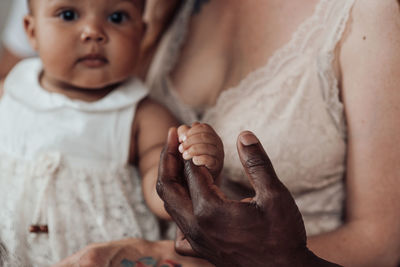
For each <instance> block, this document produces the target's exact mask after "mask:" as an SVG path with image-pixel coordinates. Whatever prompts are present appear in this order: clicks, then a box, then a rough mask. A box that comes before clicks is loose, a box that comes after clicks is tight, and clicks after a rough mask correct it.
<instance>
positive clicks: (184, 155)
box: [182, 151, 190, 160]
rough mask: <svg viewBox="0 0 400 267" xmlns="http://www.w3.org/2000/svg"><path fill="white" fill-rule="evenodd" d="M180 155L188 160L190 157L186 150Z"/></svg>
mask: <svg viewBox="0 0 400 267" xmlns="http://www.w3.org/2000/svg"><path fill="white" fill-rule="evenodd" d="M182 157H183V158H184V159H186V160H188V159H189V158H190V155H189V152H187V151H185V152H183V154H182Z"/></svg>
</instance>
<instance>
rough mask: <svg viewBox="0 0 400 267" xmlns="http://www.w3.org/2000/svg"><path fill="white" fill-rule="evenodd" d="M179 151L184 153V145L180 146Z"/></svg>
mask: <svg viewBox="0 0 400 267" xmlns="http://www.w3.org/2000/svg"><path fill="white" fill-rule="evenodd" d="M178 150H179V152H181V153H183V145H182V144H180V145H179V146H178Z"/></svg>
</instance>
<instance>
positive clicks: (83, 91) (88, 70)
mask: <svg viewBox="0 0 400 267" xmlns="http://www.w3.org/2000/svg"><path fill="white" fill-rule="evenodd" d="M134 3H135V1H122V0H101V1H96V0H87V1H65V0H56V1H50V0H36V1H34V2H32V12H31V14H29V15H27V16H26V17H25V20H24V24H25V30H26V33H27V35H28V38H29V41H30V43H31V45H32V47H33V48H34V49H35V50H36V51H37V52H38V54H39V56H40V58H41V60H42V62H43V65H44V71H43V75H42V77H41V84H42V86H43V87H44V88H45V89H46V90H49V91H53V92H59V93H63V94H65V95H67V96H69V97H71V98H79V97H80V98H85V99H86V100H87V101H90V100H96V99H98V98H99V97H100V98H101V97H102V96H104V94H106V93H107V92H109V91H110V90H112V89H113V86H114V85H115V84H118V83H119V82H121V81H124V80H126V79H127V78H128V77H130V76H131V75H132V70H133V69H135V67H136V63H137V62H138V57H139V49H140V42H141V39H142V37H143V30H144V24H143V21H142V15H141V9H140V7H139V6H137V4H134ZM114 17H117V19H114ZM49 36H51V37H52V38H49ZM87 57H93V58H87ZM60 62H62V64H60ZM87 89H92V90H93V91H95V92H92V96H90V94H88V93H87Z"/></svg>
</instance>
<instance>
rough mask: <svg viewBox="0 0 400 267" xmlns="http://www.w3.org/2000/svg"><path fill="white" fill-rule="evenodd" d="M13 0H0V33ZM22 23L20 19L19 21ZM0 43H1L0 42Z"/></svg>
mask: <svg viewBox="0 0 400 267" xmlns="http://www.w3.org/2000/svg"><path fill="white" fill-rule="evenodd" d="M12 1H13V0H0V33H2V32H3V27H4V24H5V23H6V20H7V16H8V14H9V12H8V11H9V9H10V6H11V3H12ZM21 24H22V21H21ZM0 45H1V44H0Z"/></svg>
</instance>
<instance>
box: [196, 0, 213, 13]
mask: <svg viewBox="0 0 400 267" xmlns="http://www.w3.org/2000/svg"><path fill="white" fill-rule="evenodd" d="M208 2H210V0H196V1H195V2H194V8H193V14H199V13H200V12H201V8H202V7H203V5H204V4H207V3H208Z"/></svg>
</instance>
